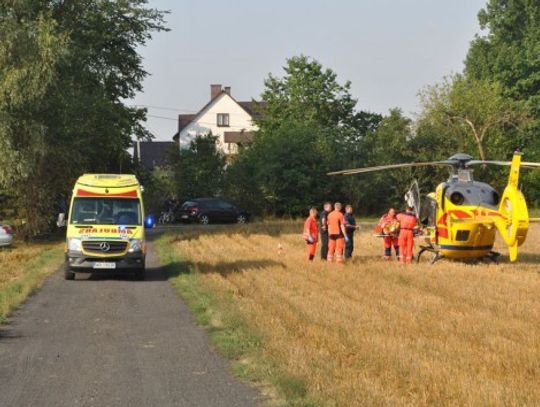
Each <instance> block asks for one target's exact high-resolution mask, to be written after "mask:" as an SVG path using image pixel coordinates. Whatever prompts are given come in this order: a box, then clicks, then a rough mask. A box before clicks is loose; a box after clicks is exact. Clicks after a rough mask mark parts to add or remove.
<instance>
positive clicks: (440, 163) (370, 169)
mask: <svg viewBox="0 0 540 407" xmlns="http://www.w3.org/2000/svg"><path fill="white" fill-rule="evenodd" d="M430 166H450V167H451V166H452V163H451V162H449V161H429V162H423V163H404V164H389V165H378V166H376V167H364V168H351V169H348V170H342V171H333V172H329V173H328V174H327V175H352V174H362V173H365V172H375V171H383V170H391V169H394V168H411V167H430Z"/></svg>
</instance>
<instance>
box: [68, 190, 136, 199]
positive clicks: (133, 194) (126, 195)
mask: <svg viewBox="0 0 540 407" xmlns="http://www.w3.org/2000/svg"><path fill="white" fill-rule="evenodd" d="M77 196H84V197H101V196H107V197H111V198H137V191H136V190H133V191H128V192H122V193H120V194H115V193H112V194H101V193H99V192H91V191H87V190H85V189H78V190H77Z"/></svg>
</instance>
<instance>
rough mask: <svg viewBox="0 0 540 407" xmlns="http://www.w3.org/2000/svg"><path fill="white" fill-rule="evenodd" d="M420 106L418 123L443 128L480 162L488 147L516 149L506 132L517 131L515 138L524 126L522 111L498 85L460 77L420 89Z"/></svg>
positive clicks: (524, 119) (484, 158) (524, 114)
mask: <svg viewBox="0 0 540 407" xmlns="http://www.w3.org/2000/svg"><path fill="white" fill-rule="evenodd" d="M421 104H422V109H423V111H422V113H421V116H420V121H425V122H429V123H431V125H432V126H434V127H439V128H441V129H442V128H444V130H443V131H444V132H445V133H447V134H449V135H450V136H453V137H454V138H455V139H456V140H457V141H458V145H460V147H461V148H462V149H463V150H465V151H468V150H469V148H470V147H471V144H472V145H474V147H475V149H476V150H477V151H478V154H479V158H480V159H481V160H486V159H487V154H486V149H487V148H488V145H489V144H491V146H494V145H500V144H502V145H504V146H505V147H506V146H507V145H508V144H509V143H513V144H514V146H513V147H517V146H519V145H515V144H516V143H518V140H516V138H510V137H508V134H507V133H509V132H511V133H514V134H516V131H515V130H516V129H517V130H518V132H517V134H518V135H519V129H520V127H523V126H525V125H526V124H527V123H528V115H527V112H526V110H525V109H523V107H522V106H521V105H520V104H519V103H517V102H514V101H512V100H511V99H509V98H507V97H505V96H504V95H503V90H502V87H501V85H500V84H499V83H498V82H490V81H487V80H467V79H465V78H464V77H463V76H461V75H455V76H454V77H452V78H447V79H445V80H444V81H443V82H442V83H440V84H436V85H433V86H429V87H427V88H426V89H424V91H423V92H421ZM497 138H498V140H497ZM471 142H472V143H471ZM509 149H510V150H512V147H510V148H509ZM505 155H506V154H505Z"/></svg>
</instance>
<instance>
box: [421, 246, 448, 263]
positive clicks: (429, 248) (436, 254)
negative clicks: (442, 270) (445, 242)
mask: <svg viewBox="0 0 540 407" xmlns="http://www.w3.org/2000/svg"><path fill="white" fill-rule="evenodd" d="M424 252H429V253H432V254H433V257H432V259H431V262H430V263H431V264H435V263H436V262H438V261H439V260H440V259H442V258H443V257H444V256H443V255H442V254H441V252H440V251H439V250H437V249H436V248H435V247H433V246H432V245H429V246H420V251H419V252H418V256H417V257H416V262H417V263H420V257H421V256H422V254H424Z"/></svg>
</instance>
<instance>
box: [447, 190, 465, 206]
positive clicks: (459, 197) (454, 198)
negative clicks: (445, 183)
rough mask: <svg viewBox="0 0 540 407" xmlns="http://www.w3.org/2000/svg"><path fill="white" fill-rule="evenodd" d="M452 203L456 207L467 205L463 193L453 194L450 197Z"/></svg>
mask: <svg viewBox="0 0 540 407" xmlns="http://www.w3.org/2000/svg"><path fill="white" fill-rule="evenodd" d="M450 202H452V203H453V204H454V205H463V204H464V203H465V197H464V196H463V194H462V193H461V192H452V194H451V195H450Z"/></svg>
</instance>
